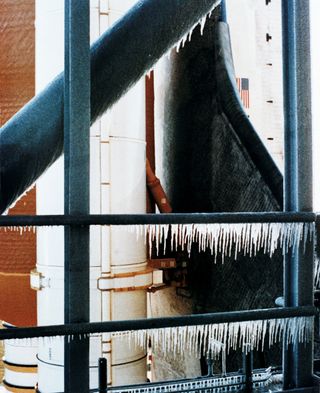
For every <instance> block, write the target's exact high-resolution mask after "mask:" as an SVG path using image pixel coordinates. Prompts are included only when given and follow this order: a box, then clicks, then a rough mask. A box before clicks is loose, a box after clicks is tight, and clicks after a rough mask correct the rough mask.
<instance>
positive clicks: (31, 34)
mask: <svg viewBox="0 0 320 393" xmlns="http://www.w3.org/2000/svg"><path fill="white" fill-rule="evenodd" d="M34 22H35V1H34V0H0V32H1V40H0V126H1V125H3V124H4V123H5V122H6V121H7V120H9V119H10V117H11V116H12V115H14V114H15V113H16V112H17V111H18V110H19V109H20V108H21V107H22V106H23V105H24V104H26V103H27V102H28V101H29V100H30V99H31V98H32V97H33V96H34V91H35V86H34V80H35V28H34ZM0 144H1V140H0ZM9 214H35V189H33V190H31V191H30V192H29V193H28V194H27V196H26V197H24V198H22V199H21V200H20V201H19V202H18V203H17V205H16V206H15V208H14V209H11V210H10V212H9ZM35 241H36V239H35V234H34V233H32V232H27V233H23V234H22V235H20V234H19V233H17V232H10V231H7V232H4V231H0V291H1V300H0V319H3V320H6V321H8V322H10V323H13V324H17V325H30V324H35V323H36V294H35V292H34V291H32V290H31V289H30V284H29V275H28V273H29V272H30V270H31V269H32V268H34V266H35V263H36V243H35Z"/></svg>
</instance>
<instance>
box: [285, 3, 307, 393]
mask: <svg viewBox="0 0 320 393" xmlns="http://www.w3.org/2000/svg"><path fill="white" fill-rule="evenodd" d="M309 12H310V10H309V0H290V1H288V0H282V24H283V79H284V84H283V86H284V126H285V177H284V206H285V210H286V211H312V207H313V206H312V124H311V80H310V78H311V64H310V22H309V17H310V15H309ZM302 248H303V247H302ZM284 301H285V306H289V307H291V306H306V305H312V304H313V241H312V240H308V241H307V244H306V250H305V251H304V250H302V249H300V248H296V249H293V250H291V251H290V253H289V254H288V255H286V256H285V260H284ZM283 372H284V388H285V389H291V388H300V387H308V386H312V374H313V344H312V343H311V342H310V343H308V344H303V345H301V344H298V343H295V345H293V346H292V345H290V346H289V348H288V350H286V348H285V347H284V360H283Z"/></svg>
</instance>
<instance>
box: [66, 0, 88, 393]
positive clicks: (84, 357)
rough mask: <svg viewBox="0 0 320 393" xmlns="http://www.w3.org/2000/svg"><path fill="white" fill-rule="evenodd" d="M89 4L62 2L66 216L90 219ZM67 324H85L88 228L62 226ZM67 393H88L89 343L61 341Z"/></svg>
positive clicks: (72, 0)
mask: <svg viewBox="0 0 320 393" xmlns="http://www.w3.org/2000/svg"><path fill="white" fill-rule="evenodd" d="M89 9H90V8H89V0H65V88H64V154H65V161H64V162H65V214H70V215H72V214H80V215H86V214H89V127H90V54H89V48H90V43H89ZM64 294H65V299H64V301H65V323H66V324H67V323H74V322H88V321H89V227H88V226H84V227H79V226H78V227H77V226H66V227H65V292H64ZM64 362H65V363H64V364H65V373H64V378H65V380H64V386H65V392H66V393H82V392H83V393H87V392H88V391H89V339H88V338H84V337H74V339H73V340H69V341H68V340H65V356H64Z"/></svg>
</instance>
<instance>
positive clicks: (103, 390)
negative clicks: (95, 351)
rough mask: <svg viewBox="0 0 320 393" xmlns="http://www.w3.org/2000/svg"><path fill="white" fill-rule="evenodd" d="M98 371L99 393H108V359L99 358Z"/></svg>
mask: <svg viewBox="0 0 320 393" xmlns="http://www.w3.org/2000/svg"><path fill="white" fill-rule="evenodd" d="M98 370H99V393H107V388H108V382H107V381H108V378H107V359H106V358H99V362H98Z"/></svg>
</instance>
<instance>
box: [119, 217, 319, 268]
mask: <svg viewBox="0 0 320 393" xmlns="http://www.w3.org/2000/svg"><path fill="white" fill-rule="evenodd" d="M126 228H127V230H129V231H131V232H136V234H137V236H138V237H140V236H142V237H144V239H145V241H146V243H148V245H149V248H150V253H151V250H152V246H153V244H155V247H156V250H157V254H159V252H160V249H161V248H162V250H163V252H165V251H166V246H167V244H169V245H170V248H171V250H177V249H178V247H181V248H182V250H186V251H187V252H188V253H189V254H190V253H191V250H192V246H193V244H197V248H198V250H199V251H206V250H208V249H209V250H210V252H211V254H212V255H214V258H215V262H216V260H217V256H218V255H219V254H220V255H221V256H222V261H223V260H224V258H225V257H233V258H234V259H237V256H238V254H239V253H240V252H242V253H243V254H244V255H248V256H250V257H252V256H255V255H256V254H257V253H258V252H259V251H263V252H264V253H265V254H268V255H269V256H270V257H271V256H272V255H273V254H274V252H275V250H276V249H278V248H282V251H283V254H285V253H286V252H288V250H289V248H291V247H292V248H293V249H294V248H296V247H297V246H299V245H302V246H305V244H306V241H307V239H308V238H310V239H311V238H312V237H313V236H314V223H303V222H293V223H241V224H159V225H153V224H150V225H135V226H128V227H126ZM150 255H151V254H150Z"/></svg>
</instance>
